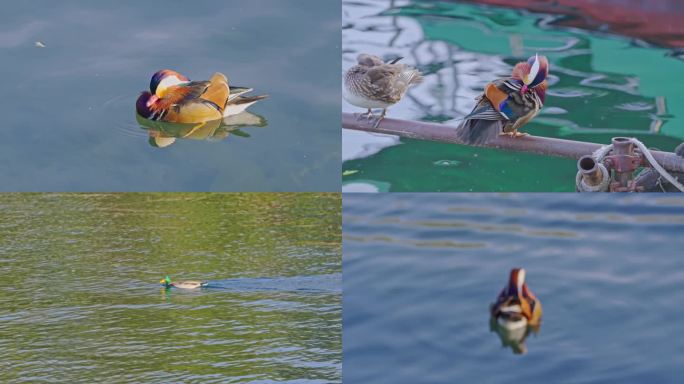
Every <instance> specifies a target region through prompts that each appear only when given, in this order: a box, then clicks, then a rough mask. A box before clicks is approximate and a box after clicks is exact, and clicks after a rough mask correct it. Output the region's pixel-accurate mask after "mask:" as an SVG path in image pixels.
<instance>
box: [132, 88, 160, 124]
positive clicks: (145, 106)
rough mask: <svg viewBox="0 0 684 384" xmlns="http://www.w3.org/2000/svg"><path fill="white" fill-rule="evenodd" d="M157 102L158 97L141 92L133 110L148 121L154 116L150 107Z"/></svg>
mask: <svg viewBox="0 0 684 384" xmlns="http://www.w3.org/2000/svg"><path fill="white" fill-rule="evenodd" d="M158 100H159V96H157V95H154V94H152V93H149V92H143V93H141V94H140V96H139V97H138V100H137V101H136V102H135V110H136V111H137V112H138V115H140V116H142V117H144V118H146V119H150V118H152V115H153V114H154V112H153V111H152V106H153V105H154V104H155V103H156V102H157V101H158Z"/></svg>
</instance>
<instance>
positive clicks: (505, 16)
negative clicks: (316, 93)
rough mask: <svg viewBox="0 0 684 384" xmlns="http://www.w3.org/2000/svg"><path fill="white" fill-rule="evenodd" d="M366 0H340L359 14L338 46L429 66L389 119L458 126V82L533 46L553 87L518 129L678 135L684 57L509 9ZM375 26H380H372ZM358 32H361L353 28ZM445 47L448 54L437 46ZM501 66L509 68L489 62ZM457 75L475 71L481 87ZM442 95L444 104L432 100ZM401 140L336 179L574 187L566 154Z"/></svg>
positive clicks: (656, 141) (595, 138) (494, 73)
mask: <svg viewBox="0 0 684 384" xmlns="http://www.w3.org/2000/svg"><path fill="white" fill-rule="evenodd" d="M362 3H364V2H362ZM366 3H367V4H366ZM366 3H364V4H361V3H351V2H350V3H345V5H344V7H345V9H347V11H348V12H351V11H354V12H356V13H355V15H357V18H353V17H350V19H349V22H348V23H346V25H347V29H348V30H349V31H346V32H347V34H346V35H344V34H343V41H344V49H345V52H348V53H349V55H350V57H351V56H353V55H355V54H356V53H358V52H361V51H368V50H371V51H381V52H383V53H384V54H396V55H400V56H405V57H406V60H407V62H409V63H411V64H414V65H417V66H418V67H419V68H420V69H421V70H422V71H423V72H424V73H425V74H426V82H425V84H423V85H421V87H426V88H425V89H422V90H421V89H418V90H416V93H415V97H413V98H411V97H409V98H405V100H403V101H402V102H401V103H399V104H398V105H396V106H395V107H393V108H392V109H391V110H390V111H395V112H394V114H395V116H396V115H399V116H401V117H402V118H410V119H414V120H423V121H437V122H447V124H450V125H454V126H455V125H456V124H457V122H454V121H453V119H457V118H459V117H461V116H463V111H464V110H467V108H465V107H463V105H467V106H468V108H470V107H471V106H472V103H473V102H472V98H471V97H470V96H467V97H466V96H465V95H464V94H462V93H460V92H462V91H463V90H464V87H465V88H467V89H469V90H472V91H478V92H479V91H480V90H481V89H482V88H481V87H482V85H483V84H485V83H486V82H487V81H490V80H492V79H494V78H496V77H502V76H506V75H507V71H510V68H511V67H512V66H513V65H514V64H515V63H516V62H518V61H521V60H522V59H524V58H526V57H528V56H529V55H532V54H534V53H535V52H539V53H540V54H544V55H546V56H547V57H548V58H549V61H550V68H551V79H550V87H549V92H548V96H547V101H546V104H545V107H544V110H543V112H542V114H541V115H539V116H538V117H537V118H536V119H535V120H534V121H532V122H531V123H530V124H528V125H527V126H526V127H525V128H524V129H523V131H526V132H528V133H530V134H532V135H538V136H546V137H555V138H562V139H568V140H578V141H588V142H596V143H602V144H609V143H610V139H611V138H612V137H615V136H633V137H636V138H638V139H639V140H641V141H643V142H644V143H646V145H648V146H650V147H653V148H658V149H660V150H666V151H672V150H673V149H674V148H675V147H676V146H677V145H678V144H679V143H681V142H682V139H684V118H683V116H684V96H682V93H681V89H680V87H679V82H678V81H676V79H677V78H679V76H681V74H682V73H684V63H682V61H681V59H678V58H677V57H673V56H672V55H670V52H669V51H668V50H667V49H664V48H658V47H652V46H644V45H642V44H634V43H633V42H632V41H631V40H630V39H627V38H624V37H620V36H616V35H611V34H609V33H595V32H590V31H589V32H588V31H580V30H569V29H562V28H556V27H554V26H553V25H547V23H545V22H542V20H545V18H546V19H548V15H543V14H533V13H523V12H520V11H517V10H512V9H506V8H498V7H484V6H478V5H472V4H460V3H442V2H425V1H414V2H410V3H409V4H407V5H405V6H398V7H394V8H392V7H391V6H390V2H381V4H385V6H383V7H377V4H378V3H372V2H366ZM369 4H375V5H376V7H377V8H373V9H371V10H367V11H365V12H366V13H365V16H364V17H362V18H361V17H358V15H359V14H362V13H363V12H364V11H362V10H360V9H361V7H363V6H366V7H367V6H368V5H369ZM361 24H362V25H361ZM374 24H377V26H383V27H382V28H380V27H378V28H376V29H372V28H371V27H369V25H374ZM390 25H391V26H390ZM397 25H398V26H397ZM407 25H410V26H411V28H407V27H406V26H407ZM392 26H396V27H392ZM361 30H363V31H364V32H363V34H354V35H352V34H351V31H361ZM395 30H396V34H397V36H399V37H398V38H397V39H387V38H386V36H387V32H393V33H394V32H395ZM416 31H420V33H421V35H418V32H416ZM374 32H377V35H374ZM345 36H353V38H352V37H345ZM397 41H398V42H397ZM447 48H448V49H450V50H451V51H450V55H449V57H450V60H451V62H449V60H446V59H444V57H443V55H442V56H439V54H434V52H435V51H437V52H439V51H440V50H445V49H447ZM426 52H428V53H426ZM468 55H470V56H468ZM472 55H476V57H477V58H476V60H478V61H479V62H480V63H478V65H476V66H473V67H468V69H466V70H465V71H463V70H462V69H461V68H463V66H462V64H464V63H465V64H467V63H468V62H469V61H471V60H473V58H472ZM501 60H503V62H502V61H501ZM499 63H503V64H505V65H506V68H504V69H503V70H502V69H497V70H493V69H492V68H499V67H500V66H501V65H500V64H499ZM451 71H454V72H455V74H454V76H458V77H457V78H458V80H456V81H454V83H455V85H454V87H456V92H455V94H454V95H451V94H450V93H449V90H450V89H451V88H450V87H451V86H452V85H451V84H449V83H448V81H447V80H444V78H445V77H446V75H451ZM459 71H461V72H459ZM431 77H432V80H430V78H431ZM464 77H466V78H467V77H470V78H477V80H478V81H477V84H475V83H474V82H473V81H472V80H467V81H466V80H463V79H464ZM409 95H410V94H409ZM452 96H453V99H452ZM450 103H453V106H452V107H451V108H448V107H447V108H443V107H442V108H440V107H436V106H435V105H436V104H440V105H441V104H450ZM422 104H427V105H422ZM433 104H435V105H433ZM350 111H352V110H350ZM401 143H402V145H399V146H393V147H389V148H385V149H383V150H382V151H380V152H378V153H376V154H374V155H371V156H367V157H363V158H357V159H353V160H348V161H345V162H344V165H343V170H344V171H358V172H356V173H353V174H349V172H348V176H345V177H344V178H343V180H344V181H343V183H344V184H350V183H352V182H365V183H369V184H374V185H380V186H383V187H381V189H383V188H384V189H385V190H388V191H572V190H574V178H575V173H576V171H577V167H576V161H575V160H573V159H563V158H554V157H548V156H537V155H528V154H521V153H516V152H504V151H497V150H490V149H479V148H470V147H465V146H460V145H451V144H441V143H433V142H421V141H416V140H410V139H402V140H401Z"/></svg>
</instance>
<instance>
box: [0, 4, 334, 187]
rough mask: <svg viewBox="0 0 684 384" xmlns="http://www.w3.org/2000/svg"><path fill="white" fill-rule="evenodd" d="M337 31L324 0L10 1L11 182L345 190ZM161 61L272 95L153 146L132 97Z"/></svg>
mask: <svg viewBox="0 0 684 384" xmlns="http://www.w3.org/2000/svg"><path fill="white" fill-rule="evenodd" d="M311 31H315V33H312V32H311ZM339 39H340V8H339V5H336V6H332V7H331V6H330V5H329V4H327V3H323V2H321V1H319V0H292V1H290V2H288V3H285V2H282V1H279V0H252V1H241V0H221V1H219V0H210V1H203V2H201V3H188V2H181V3H174V4H169V3H168V2H166V1H161V0H153V1H146V2H139V1H130V0H123V1H117V2H115V3H108V4H104V3H91V2H84V1H78V0H64V1H60V2H59V3H57V2H46V1H39V0H26V1H21V2H5V3H4V8H3V11H2V13H0V56H1V57H2V60H1V61H0V71H1V72H2V73H3V74H4V75H3V86H2V89H3V92H4V95H5V97H4V98H3V102H2V106H1V107H0V111H2V117H3V123H2V130H1V131H0V138H1V140H0V160H2V162H3V163H4V164H5V166H3V167H0V191H20V192H24V191H50V192H52V191H76V192H83V191H173V192H175V191H200V192H206V191H247V192H251V191H333V192H334V191H339V186H340V175H339V159H340V135H339V126H340V125H339V124H340V108H339V103H340V88H339V79H340V71H341V69H340V68H341V67H340V62H339V52H340V44H339ZM36 42H42V43H43V44H44V46H45V47H44V48H40V47H38V46H36ZM162 68H172V69H175V70H177V71H179V72H181V73H183V74H185V75H187V76H188V77H190V78H191V79H193V80H206V79H208V78H209V77H210V76H211V75H212V74H213V73H214V72H216V71H219V72H224V73H225V74H226V75H228V77H229V78H230V80H231V84H233V85H237V86H248V87H252V88H254V92H253V93H252V94H254V95H258V94H268V95H269V98H268V99H266V100H263V101H260V102H258V103H257V104H255V105H254V106H252V107H250V109H249V110H250V111H251V112H253V113H254V114H255V115H257V116H258V117H257V118H254V119H252V120H253V122H251V123H250V124H249V126H247V127H244V128H241V129H240V131H236V130H232V129H231V130H230V131H226V130H225V129H223V127H221V128H220V127H217V126H215V127H210V126H205V127H204V128H202V129H201V130H198V131H197V132H194V133H193V134H192V135H190V137H191V138H192V139H182V140H180V139H179V140H177V141H176V142H175V143H174V144H173V145H171V146H169V147H166V148H155V147H152V146H151V145H150V144H149V138H148V128H146V127H144V128H141V126H140V125H139V124H138V122H137V121H136V116H135V100H136V98H137V97H138V95H139V93H140V92H141V91H143V90H145V89H147V88H149V82H150V77H151V76H152V74H153V73H154V72H155V71H157V70H159V69H162ZM259 117H261V118H263V119H265V121H266V122H267V123H266V122H262V121H261V120H260V118H259ZM263 125H265V126H263ZM229 126H230V127H231V128H234V127H235V125H234V124H233V123H231V124H229ZM182 133H183V135H187V132H182ZM264 154H268V156H264Z"/></svg>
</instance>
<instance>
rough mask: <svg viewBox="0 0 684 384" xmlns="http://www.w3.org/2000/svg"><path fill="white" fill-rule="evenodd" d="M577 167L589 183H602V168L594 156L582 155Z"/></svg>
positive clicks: (592, 184)
mask: <svg viewBox="0 0 684 384" xmlns="http://www.w3.org/2000/svg"><path fill="white" fill-rule="evenodd" d="M577 168H578V169H579V172H580V173H581V174H582V179H584V182H585V183H587V185H591V186H595V185H599V184H601V180H603V174H602V173H601V170H600V169H599V167H598V165H597V164H596V161H595V160H594V158H593V157H591V156H588V155H585V156H582V157H580V159H579V161H578V162H577Z"/></svg>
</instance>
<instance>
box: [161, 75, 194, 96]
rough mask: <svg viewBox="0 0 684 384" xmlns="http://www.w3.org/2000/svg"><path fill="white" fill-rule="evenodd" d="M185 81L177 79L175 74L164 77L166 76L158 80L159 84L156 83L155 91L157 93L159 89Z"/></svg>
mask: <svg viewBox="0 0 684 384" xmlns="http://www.w3.org/2000/svg"><path fill="white" fill-rule="evenodd" d="M185 83H187V81H182V80H181V79H179V78H178V77H176V76H169V77H166V78H164V79H162V81H160V82H159V85H157V93H159V91H160V90H163V89H166V88H169V87H173V86H174V85H179V84H185Z"/></svg>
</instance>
